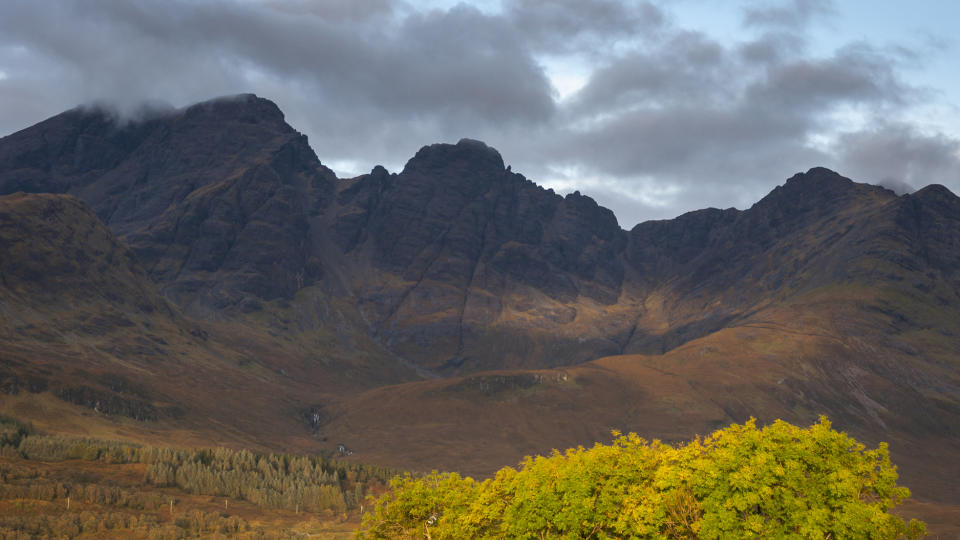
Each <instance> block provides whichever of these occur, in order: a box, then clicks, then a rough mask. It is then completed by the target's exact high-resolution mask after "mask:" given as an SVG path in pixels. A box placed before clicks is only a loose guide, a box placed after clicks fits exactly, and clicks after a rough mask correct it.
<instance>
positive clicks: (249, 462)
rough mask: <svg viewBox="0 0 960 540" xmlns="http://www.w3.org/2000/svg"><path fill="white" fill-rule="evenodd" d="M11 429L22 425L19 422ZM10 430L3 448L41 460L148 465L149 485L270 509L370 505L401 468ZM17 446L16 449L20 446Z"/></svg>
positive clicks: (335, 510)
mask: <svg viewBox="0 0 960 540" xmlns="http://www.w3.org/2000/svg"><path fill="white" fill-rule="evenodd" d="M6 425H9V426H14V425H15V421H13V420H11V421H10V422H8V423H7V424H6ZM16 426H17V427H16V429H14V428H12V427H11V428H10V429H7V430H6V431H4V432H3V433H6V432H8V431H9V432H11V433H15V434H18V435H16V436H14V435H10V436H6V435H4V437H5V438H4V439H3V441H4V444H3V445H0V451H6V452H8V453H9V452H12V451H13V448H14V447H15V448H16V454H17V455H19V456H20V457H23V458H24V459H31V460H40V461H61V460H70V459H77V460H85V461H98V462H103V463H143V464H146V465H147V473H146V479H145V480H146V482H147V483H148V484H151V485H154V486H158V487H168V486H169V487H174V486H175V487H178V488H180V489H183V490H184V491H187V492H189V493H194V494H198V495H218V496H224V497H232V498H236V499H243V500H247V501H250V502H252V503H255V504H257V505H260V506H262V507H266V508H279V509H287V510H294V511H307V512H331V513H337V514H339V513H343V512H345V511H346V510H348V509H352V508H355V507H357V506H358V505H359V504H360V503H362V502H363V500H364V498H365V497H366V495H367V494H369V493H370V490H371V488H380V487H383V486H385V485H386V484H387V482H388V481H389V479H390V478H391V477H393V476H395V475H396V474H397V471H395V470H391V469H387V468H383V467H375V466H365V465H353V464H344V463H338V462H335V461H333V460H329V459H325V458H322V457H320V456H296V455H290V454H272V453H271V454H257V453H253V452H250V451H248V450H230V449H227V448H216V449H177V448H158V447H151V446H143V445H137V444H130V443H123V442H117V441H101V440H96V439H86V438H69V437H57V436H40V435H32V434H29V433H26V432H25V431H24V429H20V426H21V425H20V424H16ZM14 445H15V446H14Z"/></svg>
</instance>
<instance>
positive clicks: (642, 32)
mask: <svg viewBox="0 0 960 540" xmlns="http://www.w3.org/2000/svg"><path fill="white" fill-rule="evenodd" d="M504 4H505V5H504V17H505V19H506V20H507V21H509V23H510V24H511V25H512V26H513V27H515V28H516V29H517V31H518V32H519V33H521V34H522V35H523V37H524V39H525V40H527V41H528V42H529V43H530V44H531V46H532V47H533V48H535V49H537V50H544V51H547V52H549V53H553V54H556V53H559V52H575V53H584V52H587V53H595V52H597V51H596V50H595V49H596V48H598V47H605V46H608V45H609V43H610V42H611V41H613V40H616V39H619V38H623V37H624V36H628V37H631V38H633V37H637V36H646V37H652V35H655V34H656V32H657V31H658V30H659V29H660V28H661V27H662V25H663V24H664V22H665V17H664V14H663V12H662V11H661V9H660V8H659V7H657V6H655V5H653V4H652V3H650V2H641V1H632V2H621V1H618V0H552V1H550V2H543V1H542V0H507V1H506V2H504Z"/></svg>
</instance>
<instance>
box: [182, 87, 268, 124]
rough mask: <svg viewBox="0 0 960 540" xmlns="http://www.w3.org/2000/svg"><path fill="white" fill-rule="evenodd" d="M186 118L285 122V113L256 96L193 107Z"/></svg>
mask: <svg viewBox="0 0 960 540" xmlns="http://www.w3.org/2000/svg"><path fill="white" fill-rule="evenodd" d="M184 117H185V118H187V119H192V120H197V119H203V120H217V119H219V120H228V121H232V122H237V121H240V122H246V123H251V124H255V123H258V122H283V121H284V116H283V111H281V110H280V107H277V104H276V103H274V102H272V101H270V100H269V99H266V98H262V97H259V96H257V95H255V94H237V95H233V96H222V97H218V98H214V99H211V100H208V101H204V102H201V103H197V104H196V105H191V106H190V107H187V108H186V109H185V110H184Z"/></svg>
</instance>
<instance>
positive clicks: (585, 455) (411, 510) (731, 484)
mask: <svg viewBox="0 0 960 540" xmlns="http://www.w3.org/2000/svg"><path fill="white" fill-rule="evenodd" d="M614 437H615V439H614V441H613V442H612V444H608V445H605V444H599V443H598V444H596V445H594V446H593V447H592V448H589V449H585V448H583V447H578V448H572V449H569V450H567V451H566V452H563V453H561V452H558V451H554V453H553V455H551V456H549V457H543V456H538V457H527V458H526V459H524V461H523V462H522V463H521V464H520V467H519V468H518V469H514V468H512V467H506V468H504V469H501V470H500V471H499V472H498V473H497V474H496V476H495V477H494V478H491V479H488V480H485V481H482V482H478V481H475V480H473V479H472V478H469V477H466V478H464V477H461V476H460V475H458V474H456V473H442V474H441V473H437V472H434V473H432V474H430V475H427V476H423V477H413V476H410V475H406V476H401V477H397V478H395V479H393V481H392V482H391V487H392V489H391V491H389V492H387V493H386V494H384V495H383V496H382V497H381V498H380V500H379V501H378V502H377V505H376V508H375V509H374V511H373V512H371V513H370V514H369V515H367V516H366V517H365V519H364V530H362V531H361V533H360V535H361V536H362V537H365V538H429V539H432V540H433V539H442V538H702V539H720V538H818V539H822V538H865V539H866V538H871V539H873V538H890V539H892V538H898V537H902V536H906V537H919V536H922V534H923V533H924V530H925V527H924V525H923V523H921V522H917V521H911V522H910V523H909V524H907V523H904V521H903V519H901V518H900V517H898V516H896V515H894V514H891V513H890V512H889V510H890V509H891V508H893V507H894V506H895V505H897V504H899V503H900V502H901V501H903V500H904V499H905V498H907V497H909V495H910V492H909V490H908V489H907V488H905V487H902V486H898V485H897V478H898V477H897V471H896V467H895V466H894V465H893V464H891V462H890V455H889V452H888V450H887V446H886V444H885V443H881V444H880V445H879V447H878V448H876V449H873V450H869V449H866V448H865V447H864V445H863V444H861V443H859V442H857V441H856V440H854V439H853V438H852V437H850V436H849V435H847V434H845V433H842V432H838V431H835V430H834V429H832V427H831V424H830V422H829V421H828V420H827V419H826V418H825V417H821V418H820V421H819V422H818V423H816V424H814V425H812V426H810V427H809V428H799V427H797V426H794V425H791V424H789V423H787V422H783V421H780V420H778V421H776V422H774V423H773V424H771V425H769V426H766V427H763V428H758V427H757V426H756V422H755V421H754V420H753V419H751V420H750V421H748V422H746V423H745V424H742V425H738V424H733V425H731V426H729V427H728V428H726V429H723V430H720V431H717V432H715V433H713V434H712V435H710V436H708V437H705V438H697V439H695V440H693V441H691V442H689V443H687V444H684V445H680V446H677V447H673V446H670V445H666V444H663V443H661V442H659V441H656V440H655V441H652V442H648V441H646V440H644V439H642V438H640V437H639V436H637V435H636V434H634V433H630V434H626V435H623V434H620V433H618V432H614Z"/></svg>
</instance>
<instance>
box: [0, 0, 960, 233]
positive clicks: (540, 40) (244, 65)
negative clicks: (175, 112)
mask: <svg viewBox="0 0 960 540" xmlns="http://www.w3.org/2000/svg"><path fill="white" fill-rule="evenodd" d="M444 6H445V7H433V8H429V9H425V8H423V7H422V6H421V4H420V3H419V2H412V1H409V2H408V1H401V0H320V1H306V0H303V1H300V0H264V1H261V2H254V1H239V0H205V1H200V0H198V1H187V0H172V1H165V2H153V1H149V2H148V1H146V0H130V1H124V2H113V1H108V0H89V1H80V0H57V1H54V2H43V3H40V2H29V1H23V0H12V1H7V2H2V3H0V133H9V132H12V131H14V130H16V129H19V128H22V127H25V126H27V125H30V124H32V123H35V122H37V121H39V120H41V119H42V118H44V117H46V116H50V115H52V114H56V113H57V112H60V111H62V110H64V109H67V108H70V107H72V106H75V105H76V104H78V103H81V102H93V101H96V102H99V103H109V104H111V105H112V106H113V107H115V108H116V109H117V110H119V111H120V112H121V114H126V115H128V116H131V115H135V114H137V113H138V111H139V112H140V113H142V111H143V110H144V109H142V107H141V105H140V104H141V103H142V102H144V101H154V102H157V101H166V102H170V103H173V104H175V105H177V106H183V105H188V104H190V103H192V102H195V101H200V100H204V99H209V98H211V97H213V96H218V95H225V94H236V93H240V92H255V93H257V94H259V95H261V96H264V97H268V98H270V99H272V100H274V101H276V102H277V103H278V105H279V106H280V107H281V108H282V109H283V110H284V112H285V113H286V115H287V119H288V121H289V122H290V123H291V124H292V125H293V126H294V127H296V128H297V129H300V130H301V131H304V132H305V133H307V134H308V135H309V136H310V141H311V144H312V145H313V147H314V148H315V150H316V151H317V153H318V155H319V156H320V158H321V159H322V160H323V161H324V162H326V163H328V164H331V165H333V166H334V167H335V168H338V169H339V170H350V171H351V172H362V171H366V170H369V169H370V168H371V167H372V166H373V165H374V164H376V163H384V164H386V165H387V166H388V167H390V168H393V169H396V168H399V167H401V166H402V165H403V163H404V161H405V160H406V159H407V158H409V157H410V156H411V155H413V153H414V152H415V151H416V150H417V149H418V148H419V147H420V146H421V145H424V144H430V143H433V142H437V141H455V140H457V139H459V138H461V137H473V138H480V139H484V140H486V141H487V142H488V143H490V144H492V145H494V146H496V147H498V148H499V150H500V151H501V153H502V154H503V155H504V158H505V159H506V161H507V162H508V163H510V164H512V165H513V169H514V170H517V171H520V172H523V173H524V174H526V175H527V176H528V177H530V178H532V179H534V180H536V181H540V182H545V181H552V182H554V183H555V184H556V185H557V186H561V185H562V186H563V187H564V188H570V189H580V190H581V191H583V192H584V193H587V194H591V195H593V196H595V198H597V199H598V201H599V202H600V203H601V204H606V205H609V206H611V207H613V208H614V209H615V210H616V211H617V212H618V213H619V215H618V217H619V219H620V222H621V224H623V225H624V226H627V227H629V226H632V225H633V224H634V223H635V222H636V221H638V220H640V219H646V218H663V217H671V216H673V215H676V214H679V213H681V212H683V211H686V210H692V209H695V208H700V207H703V206H720V207H727V206H731V205H737V206H741V207H742V206H745V205H748V204H750V203H752V202H754V201H755V200H756V199H757V198H759V197H760V196H762V195H764V194H765V193H766V192H767V191H769V190H770V189H771V188H772V187H773V186H774V185H776V184H777V183H779V182H781V181H782V180H783V179H784V178H787V177H789V176H790V175H792V174H793V173H794V172H796V171H801V170H806V169H808V168H810V167H812V166H815V165H826V166H830V167H835V168H837V169H839V170H840V172H842V173H845V174H847V175H848V176H851V177H854V178H855V179H857V177H858V175H862V179H864V180H871V181H878V182H879V181H884V182H887V183H888V184H891V185H892V184H893V183H896V182H906V183H909V184H911V185H914V186H916V187H919V186H920V185H923V184H925V183H928V182H941V183H947V184H948V185H950V182H952V181H956V180H958V179H960V177H958V175H957V171H958V167H957V159H958V158H957V154H956V147H957V144H956V143H957V141H956V140H954V139H952V138H950V137H948V136H946V135H943V134H938V133H928V131H922V132H921V131H920V130H918V129H917V128H914V127H912V124H910V122H909V121H908V120H907V119H906V118H905V117H904V115H903V112H904V111H906V110H908V109H909V108H910V107H912V106H914V105H915V104H917V103H919V102H921V101H922V99H923V98H925V97H928V94H925V93H924V91H923V90H922V89H918V88H916V87H913V86H911V85H910V84H907V83H906V82H904V79H903V76H902V73H903V72H904V70H905V69H908V68H909V67H910V66H911V65H913V64H915V63H918V62H922V61H923V57H924V55H923V54H919V53H916V51H913V50H911V49H909V48H904V47H896V46H894V47H886V48H881V47H880V46H878V45H875V44H868V43H848V44H846V45H844V46H842V47H840V48H838V49H837V50H834V51H828V52H827V53H820V54H812V53H810V51H809V49H810V48H811V47H810V37H809V28H812V27H815V25H817V24H829V21H830V17H831V16H832V15H831V13H832V12H833V10H832V6H831V4H830V3H829V2H826V1H817V0H795V1H790V2H783V3H772V4H771V3H769V2H765V3H762V4H760V3H750V4H748V7H747V8H746V9H745V10H743V11H742V15H743V28H742V33H741V35H740V36H739V38H737V39H733V40H729V39H728V40H725V41H719V40H718V39H717V38H715V37H712V36H710V35H708V34H705V33H703V32H701V31H698V30H694V29H690V28H686V27H684V26H683V25H682V24H679V23H678V22H677V21H676V19H675V18H674V16H673V15H672V14H671V12H670V8H669V6H670V5H669V4H666V3H654V2H644V1H629V2H628V1H625V0H576V1H575V0H557V1H552V2H538V1H533V0H502V2H500V3H499V4H497V5H496V6H493V7H492V8H491V7H490V6H489V5H487V7H486V8H485V9H479V8H478V7H476V6H471V5H468V4H459V5H453V6H450V5H449V4H445V5H444ZM565 63H569V64H570V65H571V66H574V67H577V66H579V67H577V69H579V70H580V72H581V73H582V74H583V76H585V77H586V81H585V86H583V88H582V89H581V90H580V91H579V92H576V93H574V94H573V95H572V96H569V97H565V98H564V99H560V98H559V96H560V94H559V93H558V92H557V89H555V88H553V87H552V86H551V82H550V79H549V78H548V76H547V73H546V68H545V67H544V66H545V65H548V64H549V65H551V66H552V68H551V69H556V67H557V66H560V67H561V68H562V67H563V66H564V65H565ZM561 75H562V74H561ZM951 175H953V176H952V178H953V180H950V178H951ZM951 188H952V189H956V188H957V186H956V185H952V186H951Z"/></svg>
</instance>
